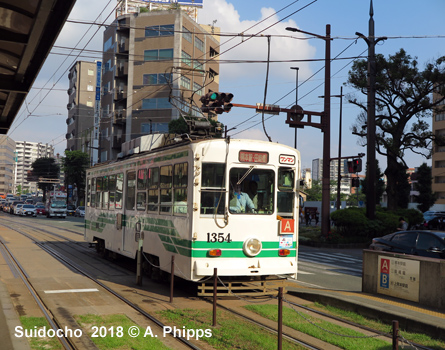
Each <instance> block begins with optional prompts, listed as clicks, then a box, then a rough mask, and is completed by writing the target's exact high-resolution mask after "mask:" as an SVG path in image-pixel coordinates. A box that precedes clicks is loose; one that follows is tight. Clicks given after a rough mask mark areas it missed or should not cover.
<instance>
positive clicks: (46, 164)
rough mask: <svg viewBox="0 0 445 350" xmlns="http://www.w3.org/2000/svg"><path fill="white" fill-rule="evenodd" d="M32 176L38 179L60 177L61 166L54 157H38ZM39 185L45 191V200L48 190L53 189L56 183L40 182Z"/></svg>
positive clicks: (33, 164) (33, 166)
mask: <svg viewBox="0 0 445 350" xmlns="http://www.w3.org/2000/svg"><path fill="white" fill-rule="evenodd" d="M31 167H32V170H31V172H32V176H33V177H35V178H36V179H39V178H44V179H58V178H59V173H60V167H59V165H58V164H57V163H56V160H55V159H54V158H38V159H36V160H35V161H34V162H33V163H32V164H31ZM37 187H38V188H39V189H41V190H42V191H43V201H45V197H46V192H47V191H49V190H51V189H52V188H53V187H54V185H53V184H50V183H43V182H38V183H37Z"/></svg>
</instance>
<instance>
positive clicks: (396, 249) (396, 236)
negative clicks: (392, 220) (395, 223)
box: [369, 231, 445, 259]
mask: <svg viewBox="0 0 445 350" xmlns="http://www.w3.org/2000/svg"><path fill="white" fill-rule="evenodd" d="M369 249H372V250H380V251H386V252H392V253H402V254H409V255H418V256H426V257H430V258H438V259H445V232H437V231H399V232H394V233H391V234H389V235H386V236H383V237H377V238H373V239H372V243H371V245H370V246H369Z"/></svg>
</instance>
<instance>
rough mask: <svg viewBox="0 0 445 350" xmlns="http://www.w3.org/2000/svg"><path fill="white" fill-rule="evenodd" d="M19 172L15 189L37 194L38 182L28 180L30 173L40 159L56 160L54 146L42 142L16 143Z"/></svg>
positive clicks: (17, 172)
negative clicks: (19, 188)
mask: <svg viewBox="0 0 445 350" xmlns="http://www.w3.org/2000/svg"><path fill="white" fill-rule="evenodd" d="M16 154H17V170H16V176H15V177H16V179H15V189H17V187H18V186H21V189H22V193H23V192H37V182H28V180H26V178H27V175H28V171H31V170H32V163H34V161H35V160H36V159H38V158H54V146H51V145H48V144H47V143H46V144H44V143H41V142H27V141H17V142H16Z"/></svg>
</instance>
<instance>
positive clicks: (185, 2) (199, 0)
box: [141, 0, 204, 7]
mask: <svg viewBox="0 0 445 350" xmlns="http://www.w3.org/2000/svg"><path fill="white" fill-rule="evenodd" d="M141 1H143V2H151V3H154V4H169V3H172V4H178V5H181V6H195V7H202V5H203V1H204V0H141Z"/></svg>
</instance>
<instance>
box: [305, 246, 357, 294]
mask: <svg viewBox="0 0 445 350" xmlns="http://www.w3.org/2000/svg"><path fill="white" fill-rule="evenodd" d="M297 279H298V283H300V284H303V285H306V286H309V287H314V288H326V289H335V290H345V291H351V292H352V291H354V292H359V291H361V289H362V249H331V248H313V247H307V246H302V245H300V247H299V251H298V277H297Z"/></svg>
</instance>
